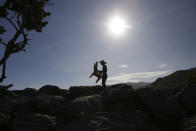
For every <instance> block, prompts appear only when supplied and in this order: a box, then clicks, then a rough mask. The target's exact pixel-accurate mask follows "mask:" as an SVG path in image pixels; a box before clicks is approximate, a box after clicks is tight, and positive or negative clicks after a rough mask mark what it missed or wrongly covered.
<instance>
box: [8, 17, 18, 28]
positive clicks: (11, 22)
mask: <svg viewBox="0 0 196 131" xmlns="http://www.w3.org/2000/svg"><path fill="white" fill-rule="evenodd" d="M5 19H6V20H7V21H9V22H10V24H12V25H13V26H14V28H15V29H16V31H18V30H19V29H18V28H17V26H16V24H14V22H13V21H12V20H11V19H10V18H7V17H6V18H5Z"/></svg>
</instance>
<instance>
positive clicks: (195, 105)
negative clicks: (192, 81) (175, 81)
mask: <svg viewBox="0 0 196 131" xmlns="http://www.w3.org/2000/svg"><path fill="white" fill-rule="evenodd" d="M178 99H179V101H180V102H181V104H182V105H183V107H184V108H185V109H186V110H187V111H188V112H189V113H194V114H195V113H196V101H195V100H196V85H189V86H186V87H184V88H183V89H182V90H181V91H180V92H179V93H178Z"/></svg>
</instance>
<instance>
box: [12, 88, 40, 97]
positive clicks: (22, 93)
mask: <svg viewBox="0 0 196 131" xmlns="http://www.w3.org/2000/svg"><path fill="white" fill-rule="evenodd" d="M13 92H14V93H15V94H16V95H18V96H33V95H35V94H36V92H37V90H36V89H34V88H25V89H24V90H14V91H13Z"/></svg>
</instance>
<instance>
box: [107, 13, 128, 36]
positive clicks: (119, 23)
mask: <svg viewBox="0 0 196 131" xmlns="http://www.w3.org/2000/svg"><path fill="white" fill-rule="evenodd" d="M108 27H109V31H110V32H111V33H112V34H114V35H121V34H123V33H125V31H126V29H128V28H130V27H131V26H130V25H128V24H126V21H125V20H124V19H123V18H121V17H120V16H118V15H117V16H115V17H113V18H112V19H111V20H110V21H109V24H108Z"/></svg>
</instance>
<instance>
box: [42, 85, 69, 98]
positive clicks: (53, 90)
mask: <svg viewBox="0 0 196 131" xmlns="http://www.w3.org/2000/svg"><path fill="white" fill-rule="evenodd" d="M67 93H68V91H67V90H65V89H60V88H59V87H58V86H53V85H45V86H43V87H41V88H40V89H39V90H38V94H47V95H55V96H63V97H67Z"/></svg>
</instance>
